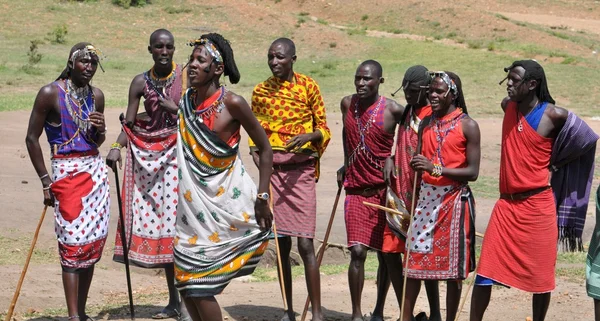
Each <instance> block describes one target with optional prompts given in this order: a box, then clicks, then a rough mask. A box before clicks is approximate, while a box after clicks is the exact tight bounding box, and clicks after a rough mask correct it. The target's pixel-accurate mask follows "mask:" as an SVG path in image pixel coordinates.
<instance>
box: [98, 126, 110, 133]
mask: <svg viewBox="0 0 600 321" xmlns="http://www.w3.org/2000/svg"><path fill="white" fill-rule="evenodd" d="M107 130H108V126H104V130H103V131H98V135H104V134H106V131H107Z"/></svg>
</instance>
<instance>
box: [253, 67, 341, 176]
mask: <svg viewBox="0 0 600 321" xmlns="http://www.w3.org/2000/svg"><path fill="white" fill-rule="evenodd" d="M294 78H295V80H296V83H290V82H288V81H285V80H281V79H279V78H277V77H270V78H269V79H267V80H265V81H263V82H261V83H260V84H258V85H256V87H254V91H253V92H252V112H254V115H255V116H256V118H257V119H258V121H259V123H260V124H261V126H262V127H263V128H264V129H265V132H266V133H267V137H268V138H269V142H270V143H271V146H272V147H273V150H280V151H285V146H286V145H287V141H288V140H289V139H291V138H292V137H294V136H296V135H299V134H305V133H313V132H315V131H317V130H318V131H320V132H321V134H322V136H323V138H322V139H321V140H320V141H319V142H318V143H312V142H308V143H306V144H305V145H304V146H302V147H301V148H299V149H298V150H297V151H296V153H302V154H308V155H312V156H315V157H316V158H317V159H318V158H320V157H321V156H322V155H323V153H324V152H325V149H326V148H327V144H329V140H330V139H331V131H330V130H329V127H327V118H326V115H325V104H324V103H323V97H322V96H321V91H320V89H319V85H318V84H317V83H316V82H315V81H314V80H313V79H312V78H310V77H308V76H306V75H303V74H300V73H294ZM249 144H250V148H251V150H255V144H254V142H253V141H252V140H251V139H249ZM317 169H318V166H317ZM317 176H318V171H317Z"/></svg>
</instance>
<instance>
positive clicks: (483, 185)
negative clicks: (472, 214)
mask: <svg viewBox="0 0 600 321" xmlns="http://www.w3.org/2000/svg"><path fill="white" fill-rule="evenodd" d="M469 114H470V111H469ZM469 185H471V189H472V190H473V195H475V198H489V199H496V198H498V193H499V192H498V177H490V176H481V175H480V176H479V177H478V178H477V180H476V181H475V182H471V183H469Z"/></svg>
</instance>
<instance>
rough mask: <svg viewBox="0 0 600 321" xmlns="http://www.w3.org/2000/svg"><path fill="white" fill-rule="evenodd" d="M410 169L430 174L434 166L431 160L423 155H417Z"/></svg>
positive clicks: (411, 162) (412, 160)
mask: <svg viewBox="0 0 600 321" xmlns="http://www.w3.org/2000/svg"><path fill="white" fill-rule="evenodd" d="M410 167H412V169H414V170H415V171H417V172H422V171H425V172H427V173H429V174H431V173H432V172H433V164H432V163H431V161H430V160H429V159H427V157H425V156H423V155H421V154H418V155H415V157H413V159H411V161H410Z"/></svg>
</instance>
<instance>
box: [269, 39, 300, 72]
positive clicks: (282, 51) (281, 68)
mask: <svg viewBox="0 0 600 321" xmlns="http://www.w3.org/2000/svg"><path fill="white" fill-rule="evenodd" d="M267 59H268V64H269V68H270V69H271V73H273V76H275V77H277V78H279V79H284V80H287V79H285V78H286V77H288V76H289V75H290V73H291V72H292V65H293V64H294V62H296V56H294V55H292V53H291V52H290V48H288V46H286V45H285V44H283V43H274V44H272V45H271V47H270V48H269V52H268V53H267Z"/></svg>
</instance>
